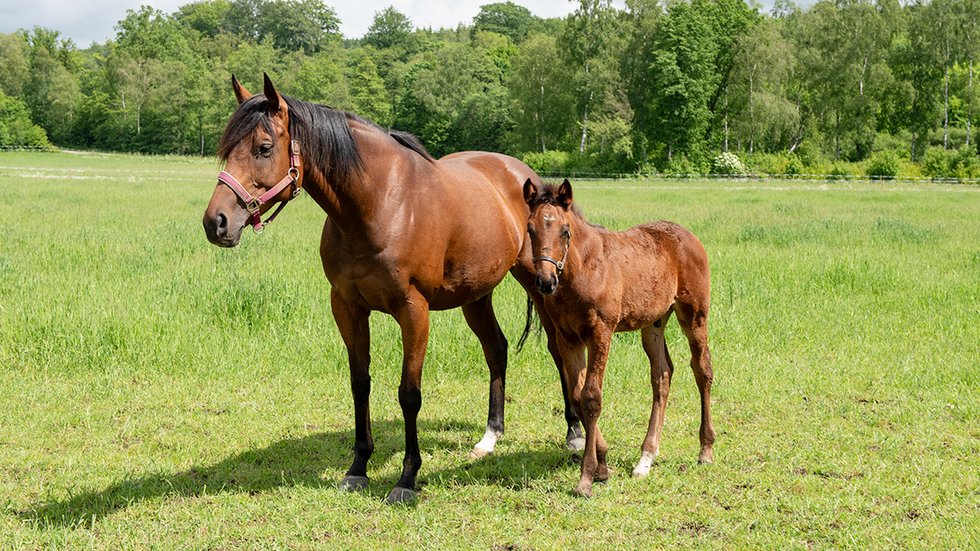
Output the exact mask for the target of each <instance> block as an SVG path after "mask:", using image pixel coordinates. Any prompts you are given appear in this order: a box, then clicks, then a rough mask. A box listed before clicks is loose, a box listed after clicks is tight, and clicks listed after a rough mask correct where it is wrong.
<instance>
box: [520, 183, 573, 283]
mask: <svg viewBox="0 0 980 551" xmlns="http://www.w3.org/2000/svg"><path fill="white" fill-rule="evenodd" d="M524 201H525V202H526V203H527V206H528V207H530V209H531V215H530V217H529V218H528V221H527V233H528V235H529V236H530V237H531V253H532V254H533V255H534V267H535V270H536V274H535V277H534V284H535V286H536V287H537V288H538V291H540V292H541V294H543V295H553V294H555V291H557V290H558V278H559V277H560V276H561V273H562V270H564V269H565V262H566V261H567V260H568V247H569V245H570V244H571V240H572V228H571V222H572V218H573V217H574V216H575V214H574V212H573V211H572V184H570V183H568V180H565V181H564V182H562V183H561V185H560V186H555V185H552V184H543V185H542V186H541V187H540V188H539V187H538V186H536V185H534V183H533V182H531V179H530V178H528V180H527V181H526V182H524Z"/></svg>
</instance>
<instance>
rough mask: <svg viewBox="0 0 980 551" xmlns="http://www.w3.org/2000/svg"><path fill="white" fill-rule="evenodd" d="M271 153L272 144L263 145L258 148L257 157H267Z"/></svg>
mask: <svg viewBox="0 0 980 551" xmlns="http://www.w3.org/2000/svg"><path fill="white" fill-rule="evenodd" d="M271 153H272V144H268V143H264V144H262V145H260V146H259V155H262V156H263V157H268V156H269V154H271Z"/></svg>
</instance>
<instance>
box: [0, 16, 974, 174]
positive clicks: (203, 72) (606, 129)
mask: <svg viewBox="0 0 980 551" xmlns="http://www.w3.org/2000/svg"><path fill="white" fill-rule="evenodd" d="M975 4H976V0H931V1H924V2H909V3H899V2H895V1H894V0H887V1H875V0H847V1H843V2H833V1H830V0H821V1H819V2H816V3H814V4H813V5H812V6H809V7H804V8H794V7H792V6H790V5H789V4H787V3H784V2H780V3H779V5H778V6H777V7H776V8H775V9H774V10H773V11H771V12H770V13H768V14H760V13H759V12H758V7H757V6H755V5H754V4H751V3H746V2H744V1H742V0H676V1H675V0H671V1H669V2H662V1H659V0H629V1H628V2H626V6H625V8H623V7H622V4H621V3H616V2H612V1H610V0H578V2H576V6H575V9H574V11H573V13H571V14H570V15H569V16H567V17H565V18H563V19H548V20H544V19H541V18H539V17H537V16H536V15H534V14H533V13H531V12H530V11H529V10H527V9H526V8H524V7H522V6H520V5H518V4H517V3H514V2H494V3H488V4H486V5H484V6H482V7H481V8H480V10H479V13H478V14H477V15H476V16H475V17H474V19H473V21H472V22H471V24H464V25H460V26H458V27H456V28H451V29H416V28H414V25H413V23H412V21H411V20H410V19H409V18H408V17H407V16H406V15H404V14H403V13H401V12H399V11H398V10H397V9H396V8H395V7H393V6H389V7H387V8H385V9H383V10H381V11H379V12H377V13H375V14H374V20H373V22H372V25H371V27H370V28H369V30H368V32H367V34H366V35H365V36H364V37H363V38H362V39H357V38H351V39H349V40H341V36H340V33H339V23H340V22H339V20H338V19H337V15H336V13H335V12H334V10H333V9H332V8H330V7H328V5H327V4H324V3H323V2H322V1H321V0H204V1H200V2H193V3H189V4H185V5H183V6H181V7H180V8H179V9H177V10H176V11H175V12H174V13H171V14H168V13H165V12H162V11H160V10H157V9H154V8H152V7H149V6H142V7H140V8H138V9H135V10H128V11H126V12H125V13H124V14H122V17H121V19H120V21H119V22H118V24H117V26H116V30H117V34H116V36H115V38H114V39H113V40H109V41H108V42H106V43H105V44H97V45H94V46H92V47H90V48H88V49H86V50H79V49H78V48H77V47H76V46H75V45H74V44H73V43H72V42H71V41H70V40H64V39H63V38H62V37H61V36H60V34H59V33H58V31H55V30H50V29H43V28H35V29H32V30H30V31H18V32H17V33H15V34H11V35H0V59H3V61H4V63H0V90H2V91H4V92H5V93H7V95H9V96H11V97H15V98H19V99H21V100H22V101H23V102H24V103H25V104H26V105H27V106H28V109H29V111H30V116H31V119H32V120H33V121H34V122H35V123H37V124H38V125H40V126H41V127H42V128H44V130H45V132H46V133H47V135H48V136H50V138H51V140H52V141H53V142H54V143H56V144H59V145H63V146H71V147H74V148H91V147H97V148H102V149H111V150H126V151H141V152H146V153H173V152H185V153H191V152H195V153H198V154H202V155H205V154H208V153H210V152H211V151H213V150H214V146H215V143H216V142H217V139H218V137H219V136H220V133H221V129H222V127H223V125H224V123H225V122H226V121H227V118H228V115H229V114H230V112H231V111H232V110H233V109H234V106H235V103H234V100H233V98H232V97H231V94H230V91H229V86H228V81H229V77H230V75H231V74H232V73H234V74H236V75H237V76H238V77H239V79H240V80H241V81H242V82H244V83H245V84H246V86H247V87H249V88H250V89H251V90H253V91H255V92H258V91H260V90H261V83H262V82H261V75H262V73H269V74H270V75H271V76H272V77H273V78H274V80H275V81H276V84H277V85H278V86H279V87H280V88H281V89H282V90H283V91H284V92H285V93H287V94H291V95H293V96H295V97H297V98H298V99H304V100H309V101H315V102H323V103H327V104H330V105H333V106H335V107H338V108H343V109H350V110H353V111H355V112H358V113H360V114H362V115H364V116H366V117H368V118H370V119H373V120H376V121H377V122H379V123H381V124H383V125H385V126H391V127H394V128H398V129H401V130H406V131H410V132H414V133H416V134H418V135H419V136H420V138H421V139H422V140H423V142H425V143H426V144H427V145H428V146H429V147H430V149H432V150H433V152H434V153H436V154H437V155H438V154H443V153H449V152H453V151H458V150H461V149H481V150H493V151H501V152H504V153H510V154H520V153H521V152H525V151H549V150H563V151H567V152H568V153H569V159H570V161H569V163H570V167H572V168H574V169H575V170H578V171H582V172H608V173H610V174H616V173H622V172H633V171H637V170H639V171H640V172H645V171H650V170H654V168H653V167H656V166H660V167H664V166H666V165H667V163H668V159H673V158H674V157H677V156H678V155H681V156H683V158H684V159H686V160H687V161H690V162H691V163H693V164H694V165H696V166H698V167H700V168H701V169H702V170H703V171H707V170H709V167H710V165H711V160H712V159H713V158H714V156H715V155H717V154H718V153H719V152H720V151H729V150H730V151H732V152H733V153H736V154H737V155H738V156H739V157H740V158H741V159H743V160H745V161H747V164H748V165H749V166H748V168H751V169H752V170H753V171H756V172H763V173H783V172H787V171H789V172H794V171H798V172H801V173H802V172H806V173H828V172H833V171H834V170H835V167H839V166H846V167H847V169H848V170H849V171H850V172H851V173H853V174H858V173H862V172H863V171H864V168H863V166H858V165H859V163H864V162H866V161H867V160H868V158H869V157H870V156H871V155H872V153H874V152H879V151H892V152H894V153H897V154H898V155H899V157H900V159H901V162H900V172H901V173H902V174H903V175H907V176H914V175H916V174H920V170H919V168H918V166H917V165H915V164H914V163H915V162H917V161H919V160H920V159H921V158H922V156H923V154H924V153H925V151H926V149H927V148H928V147H929V146H930V145H942V146H943V147H944V148H948V149H951V150H959V148H961V147H963V146H965V145H966V144H967V143H969V144H970V145H972V146H975V144H976V142H977V132H976V128H977V127H978V125H980V85H975V84H974V82H975V81H976V80H977V79H975V78H974V76H973V75H974V73H975V72H976V63H977V59H980V46H978V44H980V40H977V36H978V22H977V18H976V17H975V16H973V15H972V14H973V12H975V11H976V10H973V9H972V8H973V7H975ZM968 129H969V130H968ZM758 153H766V154H773V155H775V156H773V157H755V155H756V154H758ZM788 154H792V155H795V156H798V157H799V162H801V163H802V167H799V166H796V165H795V164H794V165H793V166H789V167H788V169H787V165H789V164H791V158H790V157H788V156H787V155H788ZM931 155H932V156H933V157H935V154H931ZM971 159H972V158H971V157H969V156H964V157H963V158H962V161H960V162H959V165H957V166H959V167H960V168H954V169H944V168H942V167H939V168H936V167H935V166H934V167H933V168H930V169H929V170H928V171H927V172H930V173H932V172H935V173H937V174H938V173H940V172H941V173H943V174H960V175H964V174H973V173H974V172H973V169H972V168H970V167H972V166H973V165H972V164H971V162H972V161H971ZM930 163H931V165H937V163H939V164H942V163H940V162H939V161H937V160H936V159H934V158H933V159H931V160H930ZM675 164H676V163H675ZM947 164H948V163H947ZM959 177H964V176H959Z"/></svg>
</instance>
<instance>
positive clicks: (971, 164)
mask: <svg viewBox="0 0 980 551" xmlns="http://www.w3.org/2000/svg"><path fill="white" fill-rule="evenodd" d="M922 172H923V173H925V175H926V176H930V177H932V178H937V179H939V178H956V179H968V178H980V156H978V155H977V153H976V152H975V151H974V150H973V149H970V148H967V147H962V148H960V149H951V150H947V149H943V148H942V147H930V148H929V149H927V150H926V152H925V155H923V159H922Z"/></svg>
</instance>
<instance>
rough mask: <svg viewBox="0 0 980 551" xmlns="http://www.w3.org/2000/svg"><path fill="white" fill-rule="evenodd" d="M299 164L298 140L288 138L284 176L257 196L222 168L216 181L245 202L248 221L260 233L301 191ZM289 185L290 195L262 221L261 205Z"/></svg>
mask: <svg viewBox="0 0 980 551" xmlns="http://www.w3.org/2000/svg"><path fill="white" fill-rule="evenodd" d="M300 166H301V165H300V157H299V142H297V141H296V140H290V141H289V171H288V172H286V176H284V177H283V179H282V180H279V183H278V184H276V185H275V186H273V187H272V189H270V190H269V191H267V192H265V193H263V194H262V195H260V196H258V197H254V196H253V195H252V194H251V193H249V192H248V190H246V189H245V186H243V185H242V184H240V183H239V182H238V180H236V179H235V177H234V176H232V175H231V174H229V173H227V172H225V171H224V170H222V171H221V172H220V173H219V174H218V182H219V183H222V184H225V185H226V186H228V187H230V188H231V190H232V191H234V192H235V195H237V196H238V198H239V199H241V200H242V201H243V202H244V203H245V210H247V211H248V213H249V215H251V216H250V220H251V221H250V223H251V224H252V230H253V231H254V232H255V233H262V229H263V227H264V226H265V224H271V223H272V221H273V220H274V219H275V218H276V216H278V215H279V212H280V211H282V209H284V208H285V207H286V203H288V202H289V199H294V198H296V196H298V195H299V194H300V192H301V191H302V188H301V187H300V183H299V169H300ZM289 185H292V186H293V187H294V189H293V195H292V197H290V198H289V199H286V200H285V201H283V202H281V203H279V206H278V207H276V210H275V211H274V212H273V213H272V215H271V216H269V217H268V218H266V220H265V222H263V221H262V214H261V212H260V209H261V208H262V205H264V204H266V203H268V202H269V201H270V200H271V199H272V198H274V197H275V196H276V195H279V193H280V192H282V190H284V189H286V186H289Z"/></svg>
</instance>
